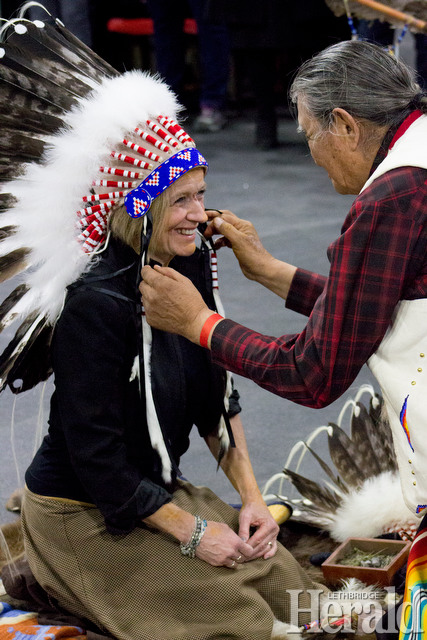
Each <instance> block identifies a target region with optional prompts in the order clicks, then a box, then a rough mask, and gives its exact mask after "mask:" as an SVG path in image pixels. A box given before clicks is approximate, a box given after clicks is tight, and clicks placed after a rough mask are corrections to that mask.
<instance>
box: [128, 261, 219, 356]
mask: <svg viewBox="0 0 427 640" xmlns="http://www.w3.org/2000/svg"><path fill="white" fill-rule="evenodd" d="M141 274H142V282H141V284H140V285H139V290H140V292H141V295H142V302H143V305H144V309H145V314H146V318H147V322H148V323H149V324H150V325H151V326H152V327H155V328H156V329H161V330H162V331H169V332H170V333H178V334H179V335H182V336H184V337H185V338H188V339H189V340H191V341H192V342H195V343H196V344H200V343H199V338H200V332H201V330H202V327H203V325H204V323H205V322H206V320H207V318H208V317H209V316H210V315H212V313H213V312H212V311H211V310H210V309H209V308H208V307H207V306H206V304H205V302H204V300H203V298H202V296H201V295H200V293H199V292H198V291H197V289H196V287H195V286H194V285H193V283H192V282H191V281H190V280H189V279H188V278H186V277H185V276H183V275H181V274H180V273H178V272H177V271H175V270H174V269H170V268H169V267H159V266H155V267H154V269H153V268H151V267H149V266H145V267H143V269H142V272H141Z"/></svg>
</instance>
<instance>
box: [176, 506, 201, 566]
mask: <svg viewBox="0 0 427 640" xmlns="http://www.w3.org/2000/svg"><path fill="white" fill-rule="evenodd" d="M207 526H208V523H207V521H206V520H203V518H201V516H194V529H193V533H192V534H191V538H190V541H189V542H188V543H187V544H184V543H183V542H181V544H180V545H179V548H180V549H181V553H182V555H183V556H188V557H189V558H194V556H195V555H196V547H198V545H199V544H200V541H201V539H202V538H203V536H204V533H205V531H206V527H207Z"/></svg>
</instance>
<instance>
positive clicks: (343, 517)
mask: <svg viewBox="0 0 427 640" xmlns="http://www.w3.org/2000/svg"><path fill="white" fill-rule="evenodd" d="M361 514H363V517H361ZM416 520H417V519H416V518H415V516H414V514H413V513H412V512H411V511H410V509H408V507H407V506H406V504H405V502H404V500H403V495H402V489H401V484H400V479H399V475H398V473H397V472H396V473H394V472H392V471H386V472H384V473H381V474H380V475H378V476H375V477H372V478H368V480H365V482H364V483H363V485H362V486H361V487H360V489H358V490H353V491H351V492H350V493H349V494H346V495H344V496H343V498H342V504H341V506H340V507H339V508H338V509H337V511H336V513H335V514H334V515H333V521H334V522H333V524H332V526H331V530H330V534H331V536H332V538H334V540H338V541H340V542H343V541H344V540H346V539H347V538H349V537H356V538H358V537H362V538H375V537H376V536H378V535H381V534H382V533H384V531H385V530H386V529H387V528H388V527H389V526H393V525H395V524H396V525H399V524H401V525H402V529H405V527H407V526H408V523H413V522H415V521H416Z"/></svg>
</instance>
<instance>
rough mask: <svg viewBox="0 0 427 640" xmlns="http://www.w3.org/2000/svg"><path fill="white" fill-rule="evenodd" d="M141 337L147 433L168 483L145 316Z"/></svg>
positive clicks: (167, 461) (169, 470)
mask: <svg viewBox="0 0 427 640" xmlns="http://www.w3.org/2000/svg"><path fill="white" fill-rule="evenodd" d="M142 337H143V349H144V381H145V404H146V413H147V426H148V433H149V434H150V441H151V446H152V447H153V449H154V450H155V451H157V453H158V454H159V456H160V460H161V462H162V478H163V480H164V481H165V482H166V483H167V484H170V483H171V481H172V464H171V459H170V457H169V453H168V450H167V449H166V445H165V441H164V439H163V433H162V428H161V426H160V423H159V419H158V417H157V411H156V407H155V405H154V398H153V392H152V388H151V342H152V339H151V327H150V325H149V324H148V322H147V320H146V319H145V316H143V317H142Z"/></svg>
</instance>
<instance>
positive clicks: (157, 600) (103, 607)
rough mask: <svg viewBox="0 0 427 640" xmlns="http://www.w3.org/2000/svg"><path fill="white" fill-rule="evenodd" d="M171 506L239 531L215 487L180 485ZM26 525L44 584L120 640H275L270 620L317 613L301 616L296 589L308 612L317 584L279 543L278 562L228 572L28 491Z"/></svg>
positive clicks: (168, 541) (90, 511) (155, 537)
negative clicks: (114, 532)
mask: <svg viewBox="0 0 427 640" xmlns="http://www.w3.org/2000/svg"><path fill="white" fill-rule="evenodd" d="M173 502H174V503H175V504H177V505H178V506H180V507H181V508H183V509H185V510H187V511H189V512H191V513H193V514H194V515H195V514H200V515H201V516H202V517H204V518H206V519H208V520H218V521H223V522H227V523H228V524H229V525H230V526H231V527H232V528H233V529H234V530H235V531H237V527H238V512H237V511H236V510H235V509H233V508H232V507H230V506H229V505H227V504H225V503H224V502H222V500H220V499H219V498H218V497H217V496H215V494H213V493H212V491H210V490H209V489H206V488H204V487H194V486H192V485H191V484H189V483H181V486H180V488H179V489H178V490H177V491H176V492H175V493H174V498H173ZM22 519H23V531H24V538H25V546H26V553H27V556H28V561H29V564H30V567H31V570H32V572H33V573H34V575H35V577H36V579H37V580H38V582H39V583H40V584H41V585H42V586H43V587H44V588H45V589H46V591H47V592H48V593H50V594H51V595H52V596H54V597H55V598H56V599H57V601H58V602H59V604H60V605H61V606H62V607H64V608H65V609H67V610H68V611H69V612H71V613H73V614H75V615H77V616H80V617H84V618H86V619H88V620H90V621H92V622H93V623H94V624H95V625H96V626H97V627H99V628H100V629H101V630H102V631H104V633H106V634H108V635H111V636H113V637H115V638H118V640H220V639H226V638H227V639H228V640H230V639H233V638H234V639H239V640H270V637H271V630H272V626H273V616H276V617H277V618H278V619H279V620H282V621H284V622H289V621H291V622H293V623H294V624H295V622H298V624H301V623H302V622H307V621H309V619H312V615H315V614H312V613H311V612H310V613H308V614H305V615H303V616H302V617H301V616H300V618H299V619H298V618H296V619H295V615H296V611H295V608H296V606H298V605H296V606H294V604H293V603H295V602H296V601H295V594H294V595H291V591H290V590H295V589H299V590H301V591H303V593H302V594H301V597H300V598H299V606H300V607H301V608H304V609H309V608H310V606H311V605H312V603H313V598H312V597H310V594H307V592H306V590H307V589H317V588H318V587H319V585H315V584H314V583H313V582H312V581H311V580H310V578H309V577H308V576H307V575H306V574H305V572H304V570H303V569H302V568H301V567H300V565H299V564H298V563H297V562H296V561H295V560H294V559H293V557H292V556H291V555H290V554H289V553H288V552H287V551H286V549H285V548H284V547H283V546H281V545H279V551H278V553H277V554H276V556H275V557H274V558H271V559H269V560H262V559H261V560H254V561H252V562H248V563H245V564H242V565H239V567H238V568H237V569H235V570H231V569H227V568H225V567H212V566H211V565H209V564H207V563H206V562H203V561H202V560H199V559H198V558H194V559H191V558H188V557H185V556H183V555H182V554H181V553H180V550H179V545H178V543H177V541H176V540H175V539H174V538H172V537H171V536H169V535H167V534H163V533H160V532H156V531H153V530H147V529H145V528H142V527H141V528H137V529H135V530H134V531H132V532H131V533H130V534H128V535H123V536H117V535H111V534H109V533H108V531H107V530H106V529H105V525H104V520H103V518H102V516H101V514H100V512H99V511H98V510H97V509H96V508H95V507H90V506H85V505H81V504H78V503H72V502H70V501H60V500H56V499H50V498H44V497H42V496H37V495H35V494H33V493H31V492H30V491H28V490H27V491H26V495H25V500H24V508H23V517H22ZM292 598H294V599H293V600H292ZM292 609H293V611H292ZM292 613H293V614H294V615H293V617H292V616H291V614H292ZM291 618H292V619H291Z"/></svg>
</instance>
